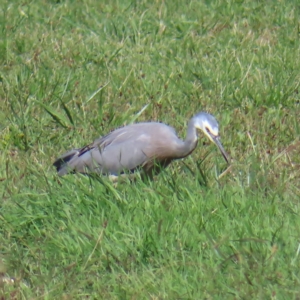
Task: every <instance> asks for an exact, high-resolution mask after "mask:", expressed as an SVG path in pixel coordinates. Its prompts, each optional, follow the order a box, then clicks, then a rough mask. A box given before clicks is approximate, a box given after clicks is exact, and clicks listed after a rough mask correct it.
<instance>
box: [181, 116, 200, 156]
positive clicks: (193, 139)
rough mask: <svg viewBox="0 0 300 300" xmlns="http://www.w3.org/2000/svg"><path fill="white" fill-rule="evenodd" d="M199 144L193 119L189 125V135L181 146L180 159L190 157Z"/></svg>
mask: <svg viewBox="0 0 300 300" xmlns="http://www.w3.org/2000/svg"><path fill="white" fill-rule="evenodd" d="M197 143H198V136H197V130H196V127H195V124H194V120H193V119H191V120H190V122H189V124H188V129H187V134H186V138H185V140H184V141H183V142H182V144H181V145H180V151H179V152H180V157H179V158H183V157H186V156H188V155H189V154H190V153H192V152H193V151H194V149H195V148H196V146H197Z"/></svg>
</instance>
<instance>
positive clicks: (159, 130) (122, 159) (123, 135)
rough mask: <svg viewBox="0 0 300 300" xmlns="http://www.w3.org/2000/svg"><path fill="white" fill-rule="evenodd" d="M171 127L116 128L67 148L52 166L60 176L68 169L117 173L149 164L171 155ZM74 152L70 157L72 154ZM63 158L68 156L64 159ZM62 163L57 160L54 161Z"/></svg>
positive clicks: (150, 125)
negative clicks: (92, 140)
mask: <svg viewBox="0 0 300 300" xmlns="http://www.w3.org/2000/svg"><path fill="white" fill-rule="evenodd" d="M174 139H178V138H177V136H176V133H175V131H174V129H173V128H171V127H169V126H166V125H164V124H160V123H138V124H133V125H129V126H126V127H123V128H120V129H117V130H115V131H113V132H111V133H109V134H108V135H106V136H104V137H101V138H99V139H97V140H95V141H94V142H93V143H92V144H90V145H87V146H85V147H83V148H81V149H75V150H72V151H69V152H68V153H66V154H65V155H63V157H62V158H63V159H62V158H60V159H58V160H57V161H56V162H55V163H54V165H55V166H56V167H57V170H58V173H59V175H64V174H66V173H68V172H70V171H77V172H82V173H86V172H97V173H102V174H114V175H118V174H120V173H123V172H128V171H134V170H135V169H136V168H138V167H144V166H145V165H146V167H147V169H149V168H150V167H151V162H152V161H153V159H154V158H158V159H162V160H164V161H165V159H166V158H168V155H169V158H170V157H171V156H172V151H171V150H172V149H171V148H172V147H171V146H172V141H173V140H174ZM72 154H73V156H72ZM64 158H67V160H66V159H65V160H64ZM62 161H63V162H64V163H63V164H62V163H57V162H62Z"/></svg>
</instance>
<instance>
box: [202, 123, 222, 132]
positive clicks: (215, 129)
mask: <svg viewBox="0 0 300 300" xmlns="http://www.w3.org/2000/svg"><path fill="white" fill-rule="evenodd" d="M201 129H202V130H203V131H204V133H205V134H207V135H208V136H209V133H211V134H212V135H214V136H218V135H219V129H218V127H215V126H214V127H211V125H210V124H209V123H208V122H207V121H204V122H203V128H201Z"/></svg>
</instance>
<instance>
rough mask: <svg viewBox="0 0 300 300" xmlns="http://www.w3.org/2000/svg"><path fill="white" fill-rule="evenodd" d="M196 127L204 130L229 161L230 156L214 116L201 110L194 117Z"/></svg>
mask: <svg viewBox="0 0 300 300" xmlns="http://www.w3.org/2000/svg"><path fill="white" fill-rule="evenodd" d="M193 119H194V122H195V123H194V124H195V127H196V128H197V129H199V130H201V131H202V132H204V134H205V135H206V136H207V137H208V138H209V139H210V140H211V141H212V142H213V143H214V144H216V145H217V147H218V148H219V149H220V151H221V153H222V155H223V157H224V159H225V160H226V162H227V163H229V156H228V155H227V153H226V151H225V150H224V148H223V146H222V144H221V141H220V136H219V124H218V122H217V120H216V119H215V117H214V116H212V115H210V114H208V113H206V112H200V113H198V114H197V115H196V116H195V117H194V118H193Z"/></svg>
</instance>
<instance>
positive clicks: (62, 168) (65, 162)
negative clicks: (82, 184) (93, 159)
mask: <svg viewBox="0 0 300 300" xmlns="http://www.w3.org/2000/svg"><path fill="white" fill-rule="evenodd" d="M79 153H80V152H79V149H73V150H71V151H69V152H67V153H65V154H63V155H62V156H61V157H59V158H58V159H57V160H56V161H55V162H54V163H53V166H54V167H56V170H57V173H58V175H60V176H63V175H66V174H67V173H70V172H72V171H73V168H72V167H71V166H70V161H71V160H72V159H73V158H76V157H78V155H79Z"/></svg>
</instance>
